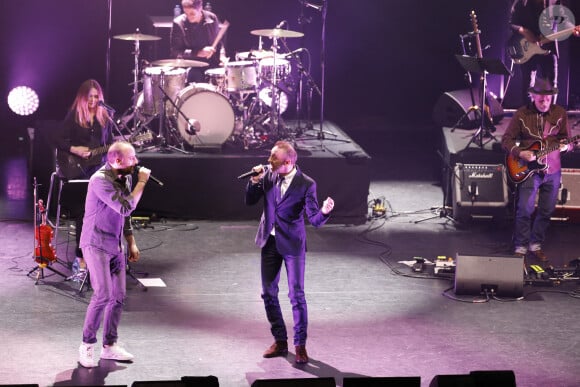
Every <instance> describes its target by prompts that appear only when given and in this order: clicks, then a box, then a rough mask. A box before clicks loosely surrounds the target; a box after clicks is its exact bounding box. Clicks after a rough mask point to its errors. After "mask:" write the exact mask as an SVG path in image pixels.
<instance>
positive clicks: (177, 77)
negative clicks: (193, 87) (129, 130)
mask: <svg viewBox="0 0 580 387" xmlns="http://www.w3.org/2000/svg"><path fill="white" fill-rule="evenodd" d="M161 77H163V90H164V91H165V93H166V94H167V95H168V96H169V98H171V99H172V100H175V98H176V97H177V94H178V93H179V91H180V90H181V89H183V87H184V86H185V80H186V79H187V70H186V69H185V68H171V67H147V68H146V69H145V70H144V71H143V105H142V108H141V109H142V111H141V112H142V113H143V114H145V115H157V114H159V113H161V109H162V104H163V93H162V92H161V90H160V88H159V85H160V84H161Z"/></svg>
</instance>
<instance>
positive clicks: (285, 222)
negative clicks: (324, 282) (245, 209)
mask: <svg viewBox="0 0 580 387" xmlns="http://www.w3.org/2000/svg"><path fill="white" fill-rule="evenodd" d="M296 169H297V171H296V175H295V176H294V179H292V183H291V184H290V186H289V187H288V189H287V190H286V193H285V194H284V197H283V198H282V199H281V200H280V202H279V203H277V204H276V197H275V195H276V193H275V191H276V190H275V179H276V176H277V174H276V173H272V171H271V170H268V172H266V174H265V175H264V178H263V179H262V181H260V182H259V183H258V184H252V182H251V181H249V182H248V185H247V186H246V204H247V205H253V204H256V203H257V202H258V201H259V200H260V198H262V197H263V198H264V212H263V213H262V218H261V219H260V226H259V228H258V233H257V234H256V245H258V246H259V247H264V245H265V244H266V241H267V240H268V237H269V236H270V232H271V231H272V228H273V227H276V247H277V249H278V251H279V252H280V254H282V255H294V256H298V255H302V254H304V253H305V252H306V228H305V225H304V214H306V217H307V218H308V220H309V221H310V224H312V225H313V226H314V227H320V226H322V225H323V224H324V223H326V221H327V220H328V219H329V217H330V215H329V214H328V215H324V214H323V213H322V212H321V211H320V208H319V206H318V198H317V194H316V182H315V181H314V180H313V179H312V178H310V177H309V176H307V175H305V174H304V173H302V172H301V171H300V169H299V168H298V166H296Z"/></svg>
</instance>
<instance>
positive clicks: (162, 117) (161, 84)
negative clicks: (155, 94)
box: [157, 71, 189, 154]
mask: <svg viewBox="0 0 580 387" xmlns="http://www.w3.org/2000/svg"><path fill="white" fill-rule="evenodd" d="M164 78H165V74H164V72H163V71H161V77H159V79H160V82H159V83H158V84H157V87H158V88H159V90H160V91H161V93H162V94H163V98H162V101H161V107H160V108H159V136H160V137H161V138H162V144H161V148H162V149H163V150H165V151H167V150H168V149H173V150H175V151H178V152H181V153H184V154H189V152H188V151H186V150H185V149H180V148H178V147H176V146H173V145H170V144H169V141H168V138H167V137H169V134H172V135H174V133H173V131H174V130H175V128H173V127H171V132H169V133H166V132H165V131H164V130H163V129H164V127H165V126H166V124H167V123H166V111H165V104H166V102H167V101H170V102H171V104H172V105H173V106H174V107H175V108H176V109H177V110H179V109H178V108H177V106H176V105H175V103H174V102H173V100H172V99H171V98H170V97H169V95H167V93H166V92H165V80H164ZM182 114H183V113H182ZM188 122H189V121H188ZM165 129H167V128H165ZM174 136H175V135H174ZM175 137H177V136H175ZM181 146H182V147H183V142H181Z"/></svg>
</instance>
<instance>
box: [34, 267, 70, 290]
mask: <svg viewBox="0 0 580 387" xmlns="http://www.w3.org/2000/svg"><path fill="white" fill-rule="evenodd" d="M46 265H47V266H46V267H42V266H41V264H38V265H37V266H36V267H33V268H32V269H31V270H30V271H29V272H28V274H26V275H27V276H28V277H30V275H31V274H32V273H34V272H35V271H37V270H38V272H37V273H36V281H35V282H34V284H35V285H38V283H39V282H40V280H43V279H44V269H48V270H50V271H52V272H53V273H55V274H58V275H60V276H61V277H63V278H67V276H66V275H64V274H63V273H61V272H60V271H58V270H56V269H55V268H53V267H51V266H50V263H49V262H47V263H46Z"/></svg>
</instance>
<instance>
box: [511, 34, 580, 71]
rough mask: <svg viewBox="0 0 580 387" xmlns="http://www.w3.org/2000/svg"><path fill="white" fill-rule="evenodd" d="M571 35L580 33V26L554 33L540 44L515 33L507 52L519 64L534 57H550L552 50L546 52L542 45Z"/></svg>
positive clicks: (541, 40)
mask: <svg viewBox="0 0 580 387" xmlns="http://www.w3.org/2000/svg"><path fill="white" fill-rule="evenodd" d="M571 33H580V25H578V26H575V27H570V28H566V29H564V30H562V31H558V32H554V33H553V34H550V35H548V36H545V37H543V38H542V39H540V41H539V42H538V43H539V44H538V43H532V42H530V41H529V40H527V39H526V38H524V37H523V36H521V35H520V34H518V33H514V34H513V35H512V37H511V38H510V39H509V40H508V42H507V45H506V46H507V47H506V51H507V53H508V55H509V56H510V58H511V59H512V60H513V61H514V62H515V63H517V64H522V63H526V62H527V61H529V60H530V59H532V57H533V56H534V55H548V54H549V53H550V50H545V49H543V48H542V45H544V44H546V43H549V42H551V41H554V40H556V39H558V38H560V37H562V36H565V35H569V34H571Z"/></svg>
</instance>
